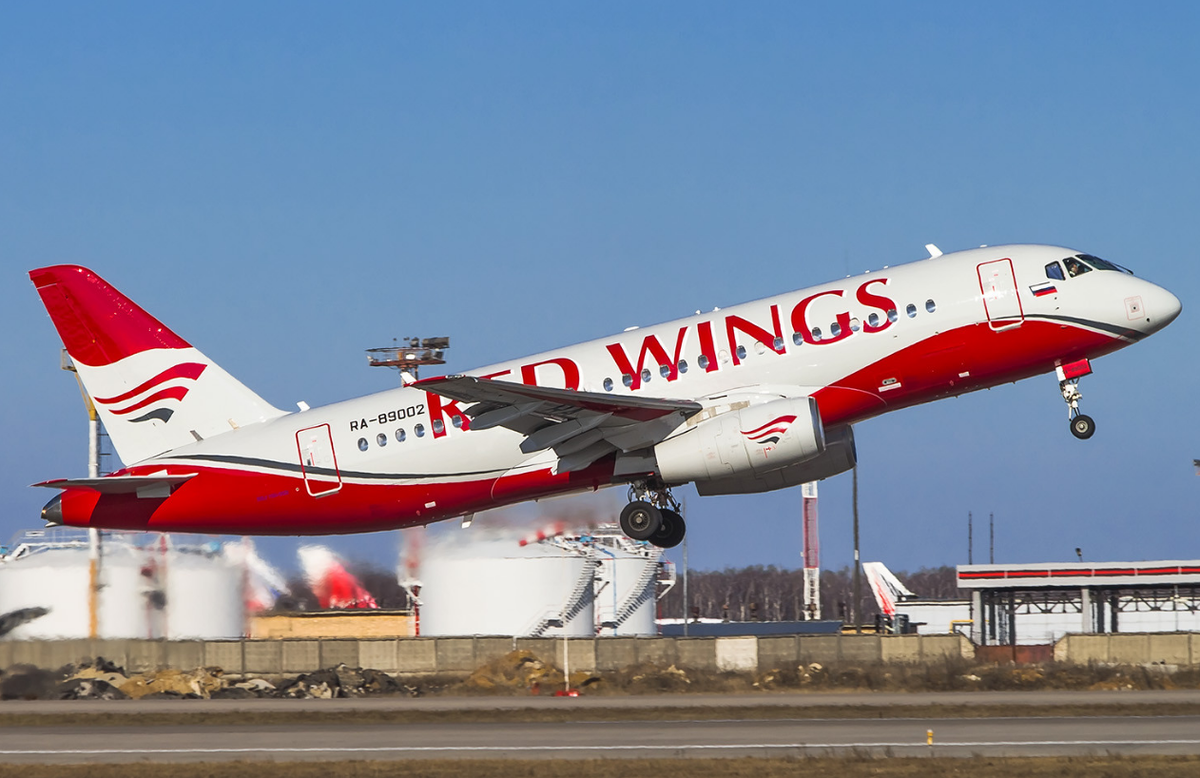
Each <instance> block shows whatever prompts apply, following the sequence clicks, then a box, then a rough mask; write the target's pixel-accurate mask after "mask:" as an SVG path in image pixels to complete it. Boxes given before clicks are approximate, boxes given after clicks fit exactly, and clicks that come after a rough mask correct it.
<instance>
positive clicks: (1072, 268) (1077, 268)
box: [1063, 257, 1092, 278]
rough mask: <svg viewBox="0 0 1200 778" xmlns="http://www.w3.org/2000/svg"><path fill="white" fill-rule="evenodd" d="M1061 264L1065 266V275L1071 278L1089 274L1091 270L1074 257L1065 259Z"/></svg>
mask: <svg viewBox="0 0 1200 778" xmlns="http://www.w3.org/2000/svg"><path fill="white" fill-rule="evenodd" d="M1063 264H1064V265H1066V266H1067V275H1069V276H1071V278H1074V277H1075V276H1081V275H1083V274H1084V273H1090V272H1091V270H1092V269H1091V268H1090V267H1088V266H1087V265H1085V264H1083V263H1082V262H1080V261H1079V260H1078V259H1076V258H1075V257H1067V258H1066V259H1064V260H1063Z"/></svg>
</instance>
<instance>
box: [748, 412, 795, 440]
mask: <svg viewBox="0 0 1200 778" xmlns="http://www.w3.org/2000/svg"><path fill="white" fill-rule="evenodd" d="M795 420H796V417H795V416H794V415H792V416H777V417H776V418H774V419H771V420H770V421H769V422H767V423H766V424H764V425H762V426H761V427H758V428H756V429H752V430H749V431H747V430H740V432H741V433H742V434H743V435H745V436H746V438H747V439H748V440H750V441H752V442H754V443H757V444H759V445H760V446H764V447H769V446H773V445H775V444H776V443H778V442H779V439H780V438H782V437H783V436H784V435H786V434H787V431H788V428H789V427H791V426H792V422H794V421H795Z"/></svg>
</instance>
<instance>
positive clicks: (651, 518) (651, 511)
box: [621, 500, 662, 540]
mask: <svg viewBox="0 0 1200 778" xmlns="http://www.w3.org/2000/svg"><path fill="white" fill-rule="evenodd" d="M661 525H662V513H660V512H659V510H658V508H655V507H654V506H653V505H651V504H650V503H648V502H644V501H642V500H634V501H633V502H631V503H629V504H628V505H626V506H625V508H624V509H622V511H621V531H622V532H624V533H625V534H626V535H628V536H629V537H631V538H633V539H634V540H649V539H650V538H652V537H654V533H656V532H658V529H659V527H660V526H661Z"/></svg>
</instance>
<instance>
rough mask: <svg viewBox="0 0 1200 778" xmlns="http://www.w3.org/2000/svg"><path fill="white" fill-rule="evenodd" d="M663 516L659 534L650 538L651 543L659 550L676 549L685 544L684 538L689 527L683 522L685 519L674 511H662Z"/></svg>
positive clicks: (656, 533)
mask: <svg viewBox="0 0 1200 778" xmlns="http://www.w3.org/2000/svg"><path fill="white" fill-rule="evenodd" d="M659 513H660V514H662V524H660V525H659V527H658V532H655V533H654V537H652V538H650V542H651V543H653V544H654V545H656V546H658V547H659V548H675V547H676V546H678V545H679V544H680V543H682V542H683V536H684V535H686V534H687V525H686V524H684V522H683V517H682V516H680V515H679V514H678V513H676V512H675V511H672V510H660V511H659Z"/></svg>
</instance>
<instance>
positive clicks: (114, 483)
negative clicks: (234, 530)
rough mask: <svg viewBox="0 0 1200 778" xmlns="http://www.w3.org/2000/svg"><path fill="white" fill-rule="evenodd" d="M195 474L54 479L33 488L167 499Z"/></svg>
mask: <svg viewBox="0 0 1200 778" xmlns="http://www.w3.org/2000/svg"><path fill="white" fill-rule="evenodd" d="M196 475H197V474H196V473H184V474H182V475H168V474H166V473H158V474H155V475H110V476H106V477H104V478H56V479H54V480H53V481H42V482H41V483H39V484H33V485H34V486H45V487H48V488H50V489H91V490H92V491H96V492H100V493H101V494H133V493H134V492H136V493H137V495H138V496H139V497H159V496H162V497H169V496H171V490H172V489H173V488H175V487H176V486H179V485H180V484H181V483H184V482H185V481H187V480H189V479H192V478H195V477H196Z"/></svg>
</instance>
